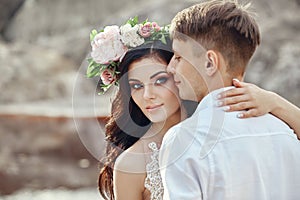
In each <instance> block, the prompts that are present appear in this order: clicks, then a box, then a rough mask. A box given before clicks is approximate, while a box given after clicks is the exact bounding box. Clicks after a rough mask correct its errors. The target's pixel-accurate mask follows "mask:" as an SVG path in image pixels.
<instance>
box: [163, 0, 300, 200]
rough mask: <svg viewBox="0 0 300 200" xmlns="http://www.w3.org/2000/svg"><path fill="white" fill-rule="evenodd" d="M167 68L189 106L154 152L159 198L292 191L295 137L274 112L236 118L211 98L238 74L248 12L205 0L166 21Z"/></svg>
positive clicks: (253, 42)
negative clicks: (169, 51) (191, 105)
mask: <svg viewBox="0 0 300 200" xmlns="http://www.w3.org/2000/svg"><path fill="white" fill-rule="evenodd" d="M171 35H172V37H173V50H174V57H173V58H172V61H171V62H170V64H169V66H168V70H169V71H170V72H171V73H173V74H174V79H175V83H176V84H177V86H178V88H179V94H180V97H181V98H182V99H185V100H193V101H198V102H199V105H198V107H197V109H196V111H195V113H194V114H193V115H192V116H191V117H190V118H188V119H186V120H185V121H183V122H182V123H180V124H178V125H176V126H174V127H173V128H171V129H170V130H169V131H168V133H167V134H166V135H165V137H164V139H163V144H162V146H161V152H160V166H161V174H162V179H163V183H164V188H165V191H164V199H172V200H173V199H176V200H177V199H180V200H191V199H193V200H194V199H228V200H229V199H230V200H232V199H238V200H241V199H243V200H244V199H249V200H254V199H255V200H260V199H272V200H274V199H298V198H299V197H300V190H299V188H300V168H299V166H300V143H299V141H298V140H297V138H296V137H295V135H294V133H293V131H292V130H291V129H290V128H289V127H288V126H287V125H286V124H285V123H283V122H282V121H280V120H279V119H278V118H276V117H274V116H272V115H270V114H267V115H264V116H261V117H256V118H249V119H238V118H237V117H236V113H225V112H223V110H221V108H218V107H216V106H215V105H214V102H215V99H216V96H217V94H218V93H220V91H224V90H227V89H229V88H231V87H230V86H231V85H232V79H233V78H238V79H240V80H242V79H243V77H244V73H245V69H246V66H247V64H248V62H249V60H250V58H251V57H252V55H253V53H254V52H255V49H256V47H257V46H258V45H259V43H260V34H259V29H258V26H257V24H256V22H255V20H254V19H253V18H252V17H251V15H250V13H249V12H248V11H247V7H243V6H242V5H239V4H237V3H236V1H221V0H210V1H207V2H203V3H200V4H197V5H194V6H192V7H189V8H187V9H185V10H183V11H181V12H179V13H178V14H177V15H176V16H175V18H174V19H173V21H172V23H171Z"/></svg>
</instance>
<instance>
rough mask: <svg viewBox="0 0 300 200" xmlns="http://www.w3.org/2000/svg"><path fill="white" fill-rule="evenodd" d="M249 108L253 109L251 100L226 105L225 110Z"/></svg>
mask: <svg viewBox="0 0 300 200" xmlns="http://www.w3.org/2000/svg"><path fill="white" fill-rule="evenodd" d="M247 109H252V104H251V103H250V102H241V103H237V104H233V105H228V106H224V110H225V111H226V112H233V111H243V110H247Z"/></svg>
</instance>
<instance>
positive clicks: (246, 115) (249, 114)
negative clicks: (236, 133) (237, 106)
mask: <svg viewBox="0 0 300 200" xmlns="http://www.w3.org/2000/svg"><path fill="white" fill-rule="evenodd" d="M258 116H261V115H260V114H259V112H258V110H257V109H255V108H253V109H249V110H247V111H243V112H240V113H238V114H237V117H238V118H250V117H258Z"/></svg>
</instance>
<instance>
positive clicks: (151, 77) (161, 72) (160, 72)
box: [128, 71, 168, 82]
mask: <svg viewBox="0 0 300 200" xmlns="http://www.w3.org/2000/svg"><path fill="white" fill-rule="evenodd" d="M163 73H165V74H168V72H166V71H159V72H156V73H155V74H153V75H152V76H150V79H153V78H154V77H155V76H157V75H159V74H163ZM129 81H136V82H140V80H138V79H134V78H131V79H128V82H129Z"/></svg>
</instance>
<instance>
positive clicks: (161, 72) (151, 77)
mask: <svg viewBox="0 0 300 200" xmlns="http://www.w3.org/2000/svg"><path fill="white" fill-rule="evenodd" d="M163 73H165V74H168V72H166V71H160V72H157V73H155V74H153V75H152V76H150V79H153V78H154V77H155V76H157V75H159V74H163Z"/></svg>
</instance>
